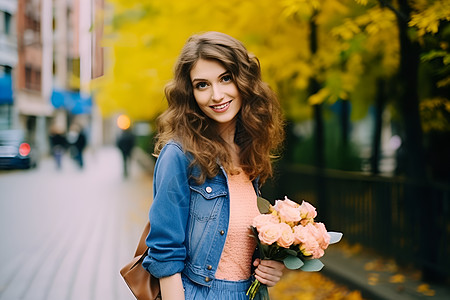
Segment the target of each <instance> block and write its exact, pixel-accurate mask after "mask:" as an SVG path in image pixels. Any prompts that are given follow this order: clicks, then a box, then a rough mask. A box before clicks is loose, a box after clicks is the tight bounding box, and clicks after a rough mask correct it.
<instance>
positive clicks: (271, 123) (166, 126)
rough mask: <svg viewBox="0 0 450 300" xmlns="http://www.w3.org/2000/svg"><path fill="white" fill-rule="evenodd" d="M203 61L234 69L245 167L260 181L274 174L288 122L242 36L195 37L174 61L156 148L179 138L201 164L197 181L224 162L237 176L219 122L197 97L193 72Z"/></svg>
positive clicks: (214, 34) (238, 129)
mask: <svg viewBox="0 0 450 300" xmlns="http://www.w3.org/2000/svg"><path fill="white" fill-rule="evenodd" d="M199 59H205V60H215V61H217V62H219V63H220V64H222V65H223V67H224V68H225V69H226V70H227V71H229V72H230V73H231V76H232V80H233V81H234V83H235V84H236V86H237V88H238V91H239V92H240V94H241V98H242V107H241V109H240V111H239V113H238V115H237V120H236V133H235V137H234V141H235V143H236V144H237V145H238V146H239V150H240V151H239V159H240V167H241V168H242V170H243V171H244V172H245V173H246V174H247V175H248V176H249V177H250V179H251V180H254V179H255V178H257V177H259V181H260V184H263V183H264V182H265V180H266V179H267V178H268V177H270V176H271V175H272V173H273V170H272V164H271V159H272V158H273V157H275V156H276V155H278V154H279V153H278V151H279V150H281V144H282V141H283V139H284V121H283V118H282V114H281V108H280V104H279V102H278V99H277V97H276V95H275V93H274V92H273V91H272V90H271V89H270V88H269V86H268V85H267V84H266V83H265V82H263V81H262V79H261V68H260V64H259V60H258V59H257V58H256V57H255V56H254V55H252V54H249V53H248V51H247V49H246V48H245V46H244V45H243V44H242V43H241V42H240V41H238V40H236V39H234V38H232V37H230V36H229V35H226V34H224V33H220V32H206V33H203V34H199V35H193V36H191V37H190V38H189V39H188V40H187V42H186V44H185V45H184V47H183V49H182V51H181V54H180V56H179V57H178V61H177V62H176V64H175V72H174V73H175V74H174V78H173V80H172V81H171V82H170V83H169V84H168V85H167V86H166V88H165V96H166V98H167V101H168V108H167V110H166V111H165V112H164V113H162V114H161V115H160V116H159V117H158V119H157V125H158V134H157V135H156V144H155V150H154V151H155V152H154V154H155V155H156V156H158V155H159V153H160V151H161V149H162V148H163V146H164V145H165V144H166V143H167V142H168V141H169V140H176V141H178V142H179V143H181V145H182V146H183V149H184V150H185V151H186V152H188V153H190V154H191V155H192V157H193V161H192V164H196V165H198V166H200V168H201V170H202V174H201V175H200V177H199V178H197V180H198V181H199V182H203V181H204V180H205V178H207V177H209V178H211V177H214V176H215V175H217V173H218V172H219V170H220V167H219V164H218V163H220V165H222V166H223V167H224V169H225V170H226V171H227V172H230V173H231V174H233V172H235V169H234V167H233V164H232V160H231V155H230V152H229V150H228V149H229V148H228V147H227V145H226V143H225V141H224V140H223V139H222V138H221V137H220V135H219V134H218V130H217V123H215V122H212V120H211V119H210V118H209V117H207V116H206V115H205V114H204V113H203V112H202V111H201V110H200V108H199V107H198V105H197V102H196V101H195V98H194V92H193V86H192V82H191V78H190V72H191V69H192V68H193V66H194V65H195V63H196V62H197V61H198V60H199Z"/></svg>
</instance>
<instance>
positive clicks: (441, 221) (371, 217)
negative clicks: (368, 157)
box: [263, 165, 450, 280]
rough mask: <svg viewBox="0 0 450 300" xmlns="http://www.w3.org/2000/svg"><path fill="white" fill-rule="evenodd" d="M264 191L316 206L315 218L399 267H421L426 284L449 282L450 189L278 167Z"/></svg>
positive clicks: (271, 196) (264, 193)
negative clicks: (277, 171)
mask: <svg viewBox="0 0 450 300" xmlns="http://www.w3.org/2000/svg"><path fill="white" fill-rule="evenodd" d="M278 170H279V174H278V175H277V176H276V177H275V179H274V180H273V181H271V182H268V184H267V185H266V186H265V187H264V188H263V195H264V196H265V197H266V198H268V199H272V200H275V199H281V198H284V196H288V198H290V199H292V200H295V201H297V202H301V200H305V201H308V202H310V203H311V204H313V205H314V206H316V207H317V212H318V216H317V219H318V220H319V221H322V222H324V223H325V224H326V226H327V229H328V230H331V231H341V232H343V233H344V237H345V239H346V240H347V241H348V242H349V243H359V244H361V245H362V246H365V247H367V248H369V249H371V250H374V251H376V252H377V253H379V254H382V255H384V256H386V257H387V258H393V259H395V260H396V261H397V262H398V263H400V264H404V265H413V266H415V267H418V268H420V269H421V270H422V271H423V274H424V276H425V277H426V278H428V279H436V278H439V279H440V280H441V279H442V278H444V279H445V278H446V279H450V242H449V239H450V186H449V185H438V184H430V183H423V182H412V181H408V180H406V179H404V178H399V177H394V178H387V177H386V178H385V177H379V176H369V175H364V174H361V173H349V172H341V171H331V170H323V171H320V170H317V169H315V168H310V167H304V166H295V165H290V166H282V167H280V168H279V169H278Z"/></svg>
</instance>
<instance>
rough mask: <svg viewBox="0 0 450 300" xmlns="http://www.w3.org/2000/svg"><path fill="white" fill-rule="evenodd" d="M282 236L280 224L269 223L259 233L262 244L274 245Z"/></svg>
mask: <svg viewBox="0 0 450 300" xmlns="http://www.w3.org/2000/svg"><path fill="white" fill-rule="evenodd" d="M280 236H281V228H280V226H279V224H274V223H269V224H266V225H264V226H262V227H261V228H260V229H259V231H258V237H259V240H260V241H261V243H263V244H266V245H272V244H273V243H275V242H276V241H277V240H278V239H279V238H280Z"/></svg>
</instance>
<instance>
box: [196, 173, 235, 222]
mask: <svg viewBox="0 0 450 300" xmlns="http://www.w3.org/2000/svg"><path fill="white" fill-rule="evenodd" d="M190 189H191V205H190V210H191V216H192V217H193V218H194V219H195V220H197V221H200V222H206V221H208V220H211V219H215V218H217V216H218V215H219V213H220V206H221V205H219V202H221V201H219V200H220V197H224V196H226V195H227V191H226V187H225V186H224V185H223V184H222V185H221V184H217V183H213V182H211V181H208V180H207V181H205V183H204V184H201V185H191V186H190Z"/></svg>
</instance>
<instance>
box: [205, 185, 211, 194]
mask: <svg viewBox="0 0 450 300" xmlns="http://www.w3.org/2000/svg"><path fill="white" fill-rule="evenodd" d="M206 192H207V193H208V194H209V193H211V192H212V188H211V187H210V186H207V187H206Z"/></svg>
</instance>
